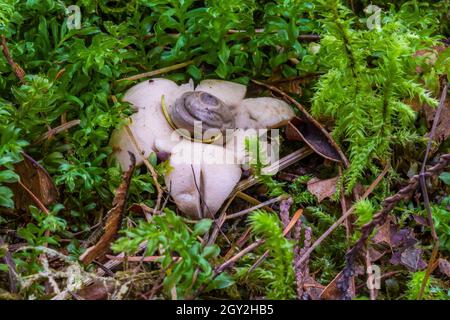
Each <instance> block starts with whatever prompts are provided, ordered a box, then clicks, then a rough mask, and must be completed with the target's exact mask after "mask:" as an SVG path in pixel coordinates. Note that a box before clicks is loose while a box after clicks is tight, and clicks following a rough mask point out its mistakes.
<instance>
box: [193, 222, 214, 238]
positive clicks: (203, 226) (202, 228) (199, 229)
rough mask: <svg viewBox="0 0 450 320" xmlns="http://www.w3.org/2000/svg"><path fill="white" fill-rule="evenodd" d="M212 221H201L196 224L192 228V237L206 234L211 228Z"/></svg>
mask: <svg viewBox="0 0 450 320" xmlns="http://www.w3.org/2000/svg"><path fill="white" fill-rule="evenodd" d="M211 224H212V220H211V219H203V220H200V221H199V222H197V224H196V225H195V228H194V233H193V234H194V235H195V236H200V235H203V234H205V233H206V232H208V230H209V228H211Z"/></svg>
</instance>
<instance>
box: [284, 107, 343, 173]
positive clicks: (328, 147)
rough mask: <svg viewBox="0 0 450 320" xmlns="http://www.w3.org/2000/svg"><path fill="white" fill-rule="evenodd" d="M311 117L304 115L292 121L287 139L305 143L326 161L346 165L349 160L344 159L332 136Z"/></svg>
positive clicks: (288, 127)
mask: <svg viewBox="0 0 450 320" xmlns="http://www.w3.org/2000/svg"><path fill="white" fill-rule="evenodd" d="M309 117H311V116H309ZM309 117H307V116H305V115H302V116H301V117H295V118H294V119H292V120H291V122H289V124H288V126H287V128H286V136H287V138H288V139H289V140H293V141H304V142H305V143H306V144H307V145H308V146H309V147H310V148H311V149H313V150H314V151H315V152H316V153H318V154H319V155H321V156H322V157H324V158H325V159H328V160H331V161H334V162H344V164H346V163H347V161H348V160H347V159H343V153H342V151H340V149H339V148H338V147H337V145H336V143H335V142H334V141H333V140H332V138H331V136H330V135H329V134H328V133H327V132H326V131H325V129H323V128H322V127H321V126H320V124H318V122H317V121H315V120H314V121H312V120H311V119H310V118H309Z"/></svg>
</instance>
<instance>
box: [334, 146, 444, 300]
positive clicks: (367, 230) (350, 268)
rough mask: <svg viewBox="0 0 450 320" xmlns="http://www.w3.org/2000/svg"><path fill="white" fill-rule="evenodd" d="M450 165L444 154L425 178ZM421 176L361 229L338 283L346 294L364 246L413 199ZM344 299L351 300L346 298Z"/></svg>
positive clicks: (403, 189)
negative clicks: (395, 211)
mask: <svg viewBox="0 0 450 320" xmlns="http://www.w3.org/2000/svg"><path fill="white" fill-rule="evenodd" d="M449 164H450V154H444V155H442V156H441V158H440V159H439V162H438V163H437V164H436V165H434V166H433V167H431V168H429V169H428V171H426V172H425V173H424V174H423V176H424V177H426V178H430V177H434V176H436V175H438V174H440V173H441V172H442V171H443V170H444V169H445V168H447V167H448V165H449ZM419 179H420V175H415V176H413V177H412V178H411V179H409V183H408V184H407V185H406V186H405V187H403V188H402V189H400V191H399V192H397V193H396V194H395V195H393V196H391V197H388V198H386V199H385V200H384V201H383V203H382V209H381V211H379V212H378V213H377V214H375V215H374V217H373V219H372V221H371V222H369V223H368V224H366V225H364V226H363V227H362V229H361V237H360V238H359V240H358V241H357V242H356V244H355V245H354V246H353V247H352V248H351V249H350V250H349V251H348V252H347V254H346V256H345V258H346V265H345V267H344V270H343V276H342V278H341V280H340V281H339V283H338V288H339V289H340V291H341V292H343V293H344V294H345V293H346V292H347V291H348V288H349V282H350V279H351V278H352V276H353V274H354V262H355V260H356V257H357V256H358V254H359V252H360V251H361V250H362V249H363V248H364V245H365V243H366V241H367V239H369V237H370V235H371V234H372V232H373V230H374V229H375V228H376V227H377V226H380V225H382V224H383V223H385V221H386V219H387V216H388V213H389V212H390V211H391V210H392V209H394V207H395V206H396V205H397V203H399V202H400V201H407V200H408V199H410V198H411V196H412V195H413V194H414V192H415V191H416V189H417V187H418V186H419ZM344 298H349V297H347V296H344Z"/></svg>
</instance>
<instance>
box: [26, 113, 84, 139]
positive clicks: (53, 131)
mask: <svg viewBox="0 0 450 320" xmlns="http://www.w3.org/2000/svg"><path fill="white" fill-rule="evenodd" d="M80 122H81V121H80V120H78V119H77V120H72V121H69V122H66V123H63V124H62V125H60V126H58V127H56V128H53V129H50V130H49V131H47V132H46V133H44V134H43V135H42V136H40V137H39V138H37V139H36V140H35V141H33V143H32V145H37V144H40V143H42V142H44V141H45V140H47V139H49V138H50V137H53V136H54V135H57V134H58V133H60V132H63V131H66V130H68V129H70V128H72V127H75V126H77V125H79V124H80Z"/></svg>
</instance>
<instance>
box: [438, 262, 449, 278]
mask: <svg viewBox="0 0 450 320" xmlns="http://www.w3.org/2000/svg"><path fill="white" fill-rule="evenodd" d="M439 271H441V272H442V273H443V274H445V275H446V276H447V277H449V278H450V262H448V260H445V259H442V258H440V259H439Z"/></svg>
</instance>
